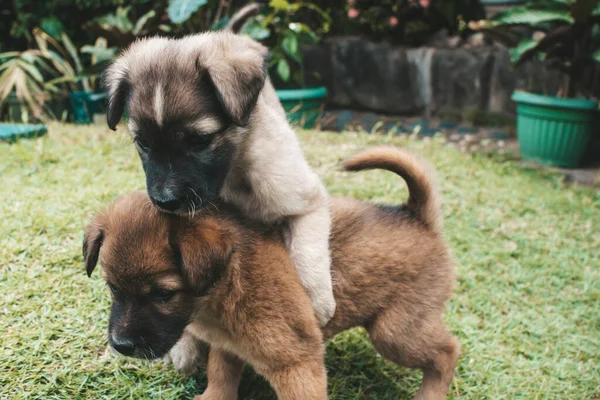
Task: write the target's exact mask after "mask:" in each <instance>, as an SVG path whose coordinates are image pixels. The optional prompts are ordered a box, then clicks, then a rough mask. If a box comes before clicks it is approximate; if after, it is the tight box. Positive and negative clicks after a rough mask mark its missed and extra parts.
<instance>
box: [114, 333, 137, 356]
mask: <svg viewBox="0 0 600 400" xmlns="http://www.w3.org/2000/svg"><path fill="white" fill-rule="evenodd" d="M110 344H111V346H112V347H113V348H114V349H115V350H116V351H118V352H119V353H121V354H123V355H124V356H132V355H133V352H134V351H135V343H133V342H132V341H131V340H129V339H125V338H119V337H114V336H113V337H112V340H111V343H110Z"/></svg>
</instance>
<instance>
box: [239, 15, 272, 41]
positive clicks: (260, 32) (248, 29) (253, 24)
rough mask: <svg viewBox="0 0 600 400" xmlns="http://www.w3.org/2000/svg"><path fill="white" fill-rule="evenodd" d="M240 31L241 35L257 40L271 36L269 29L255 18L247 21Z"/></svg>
mask: <svg viewBox="0 0 600 400" xmlns="http://www.w3.org/2000/svg"><path fill="white" fill-rule="evenodd" d="M240 33H241V34H243V35H248V36H250V37H251V38H252V39H254V40H257V41H261V40H265V39H267V38H269V36H271V31H269V30H268V29H267V28H265V27H264V26H263V24H262V22H260V21H257V20H253V21H250V22H248V23H247V24H246V26H244V28H243V29H242V31H241V32H240Z"/></svg>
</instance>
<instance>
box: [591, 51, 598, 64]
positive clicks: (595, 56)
mask: <svg viewBox="0 0 600 400" xmlns="http://www.w3.org/2000/svg"><path fill="white" fill-rule="evenodd" d="M592 58H593V59H594V60H595V61H596V62H599V63H600V49H598V50H596V51H594V52H593V53H592Z"/></svg>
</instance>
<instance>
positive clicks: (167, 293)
mask: <svg viewBox="0 0 600 400" xmlns="http://www.w3.org/2000/svg"><path fill="white" fill-rule="evenodd" d="M173 296H175V291H174V290H167V289H154V290H152V291H151V292H150V298H151V299H152V301H155V302H158V303H166V302H168V301H169V300H171V299H172V298H173Z"/></svg>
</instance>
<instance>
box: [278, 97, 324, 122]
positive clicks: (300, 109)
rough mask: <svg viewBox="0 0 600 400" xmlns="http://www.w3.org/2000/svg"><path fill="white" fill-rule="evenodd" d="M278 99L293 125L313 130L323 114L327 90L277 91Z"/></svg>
mask: <svg viewBox="0 0 600 400" xmlns="http://www.w3.org/2000/svg"><path fill="white" fill-rule="evenodd" d="M277 97H279V101H281V105H282V106H283V108H284V110H285V112H286V113H287V116H288V119H289V120H290V122H291V123H293V124H294V125H298V126H300V127H301V128H304V129H312V128H314V127H315V125H316V124H317V121H318V120H319V118H320V117H321V115H322V114H323V106H324V104H325V99H326V98H327V88H325V87H318V88H309V89H284V90H277Z"/></svg>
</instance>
